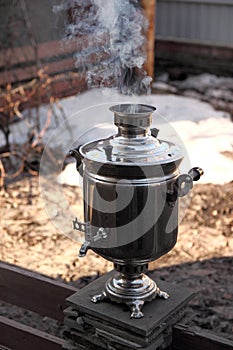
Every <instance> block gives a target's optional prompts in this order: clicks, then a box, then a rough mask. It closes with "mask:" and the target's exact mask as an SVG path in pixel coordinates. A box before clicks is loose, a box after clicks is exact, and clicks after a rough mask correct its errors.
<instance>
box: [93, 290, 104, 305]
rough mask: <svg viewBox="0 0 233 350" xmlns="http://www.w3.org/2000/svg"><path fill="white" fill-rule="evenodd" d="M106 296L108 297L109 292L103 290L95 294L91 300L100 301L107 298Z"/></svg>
mask: <svg viewBox="0 0 233 350" xmlns="http://www.w3.org/2000/svg"><path fill="white" fill-rule="evenodd" d="M106 298H107V294H106V293H105V292H104V291H103V292H101V293H100V294H96V295H94V296H93V297H92V298H91V301H92V302H93V303H98V302H99V301H101V300H104V299H106Z"/></svg>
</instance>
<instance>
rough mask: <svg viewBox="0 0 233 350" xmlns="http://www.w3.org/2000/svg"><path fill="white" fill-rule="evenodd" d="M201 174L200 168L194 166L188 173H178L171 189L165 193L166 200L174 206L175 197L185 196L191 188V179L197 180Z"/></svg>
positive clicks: (202, 172)
mask: <svg viewBox="0 0 233 350" xmlns="http://www.w3.org/2000/svg"><path fill="white" fill-rule="evenodd" d="M203 174H204V171H203V169H202V168H200V167H194V168H192V169H190V170H189V172H188V174H182V175H179V176H178V177H177V179H176V181H175V183H174V184H173V190H172V191H170V192H169V193H167V200H168V202H169V203H170V204H171V205H172V206H174V205H175V202H176V201H177V198H178V197H184V196H186V195H187V194H188V193H189V191H190V190H191V189H192V188H193V181H198V180H199V179H200V177H201V176H202V175H203Z"/></svg>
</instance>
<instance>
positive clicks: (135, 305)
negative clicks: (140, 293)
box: [126, 300, 144, 318]
mask: <svg viewBox="0 0 233 350" xmlns="http://www.w3.org/2000/svg"><path fill="white" fill-rule="evenodd" d="M126 304H127V305H128V306H129V308H130V310H131V315H130V317H131V318H142V317H143V316H144V314H143V313H142V311H141V308H142V307H143V305H144V301H143V300H134V301H131V302H129V303H126Z"/></svg>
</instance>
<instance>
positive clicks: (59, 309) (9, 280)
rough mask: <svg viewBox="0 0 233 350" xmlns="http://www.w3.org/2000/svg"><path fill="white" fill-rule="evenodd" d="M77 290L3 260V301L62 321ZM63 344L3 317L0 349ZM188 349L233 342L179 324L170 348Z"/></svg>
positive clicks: (221, 348)
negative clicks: (66, 308)
mask: <svg viewBox="0 0 233 350" xmlns="http://www.w3.org/2000/svg"><path fill="white" fill-rule="evenodd" d="M76 291H77V289H76V288H74V287H72V286H69V285H67V284H64V283H61V282H57V281H55V280H53V279H50V278H48V277H46V276H42V275H40V274H37V273H34V272H31V271H29V270H25V269H22V268H19V267H17V266H13V265H9V264H6V263H4V262H0V300H2V301H5V302H7V303H9V304H12V305H17V306H20V307H23V308H25V309H27V310H30V311H33V312H36V313H38V314H39V315H41V316H47V317H50V318H52V319H54V320H57V321H58V322H62V320H63V310H64V309H65V307H66V303H65V299H66V298H67V297H69V296H70V295H71V294H73V293H75V292H76ZM64 344H65V340H64V339H61V338H58V337H56V336H53V335H51V334H48V333H46V332H43V331H40V330H38V329H35V328H32V327H29V326H26V325H24V324H22V323H20V322H17V321H14V320H12V319H9V318H7V317H3V316H0V349H5V348H7V349H8V350H9V349H11V350H25V349H28V348H33V350H41V349H43V350H61V349H62V346H63V345H64ZM187 349H188V350H205V349H211V350H232V349H233V342H232V341H230V340H226V339H224V338H221V337H218V336H215V335H213V334H211V333H208V332H205V331H195V330H194V329H192V328H190V327H187V326H184V325H176V326H175V327H174V329H173V341H172V345H171V347H170V349H169V350H187ZM167 350H168V349H167Z"/></svg>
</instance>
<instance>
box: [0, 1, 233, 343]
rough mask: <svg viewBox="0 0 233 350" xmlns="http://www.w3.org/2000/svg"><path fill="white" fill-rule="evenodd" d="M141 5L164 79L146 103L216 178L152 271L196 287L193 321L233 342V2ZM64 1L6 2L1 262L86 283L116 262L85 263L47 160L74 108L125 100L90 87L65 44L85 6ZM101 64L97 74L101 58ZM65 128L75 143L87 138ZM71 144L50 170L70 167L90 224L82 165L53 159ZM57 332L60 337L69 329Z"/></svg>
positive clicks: (92, 259) (70, 191) (1, 52)
mask: <svg viewBox="0 0 233 350" xmlns="http://www.w3.org/2000/svg"><path fill="white" fill-rule="evenodd" d="M132 3H134V5H135V6H138V7H140V6H141V7H142V9H143V11H144V14H145V21H146V20H147V21H148V24H149V26H148V29H147V30H146V31H145V32H144V35H145V37H146V38H147V44H146V52H147V61H146V63H145V69H146V71H147V73H148V74H149V75H150V76H151V77H152V78H153V81H152V84H151V95H147V96H144V95H142V96H140V97H138V99H140V101H141V102H143V101H145V102H146V103H151V104H156V105H157V106H158V110H159V112H160V113H161V114H162V115H164V116H165V117H167V118H168V120H169V122H170V123H173V124H172V125H173V127H174V128H175V129H176V130H177V131H178V132H180V133H181V138H183V142H185V144H186V146H187V149H188V151H189V152H190V157H191V160H192V159H194V160H195V161H197V162H198V164H194V165H198V166H199V165H202V164H199V162H202V163H203V165H202V166H203V168H205V170H206V174H207V175H206V177H205V178H204V177H203V183H200V184H198V185H197V186H196V187H195V190H194V194H193V199H192V202H191V205H190V207H189V208H188V210H187V213H186V216H185V219H184V220H183V222H182V224H181V226H180V233H179V242H178V244H177V245H176V247H175V248H174V249H173V250H172V251H171V252H170V253H169V254H167V255H166V256H164V257H162V258H161V259H160V260H159V261H156V262H154V263H153V264H152V265H151V267H150V269H151V274H154V275H155V276H158V277H159V278H161V279H164V280H166V281H172V282H173V283H182V284H183V285H185V286H187V287H189V288H192V289H193V290H194V291H196V292H197V297H196V298H195V299H194V301H193V302H192V303H191V306H192V309H193V311H194V312H195V317H193V319H192V322H193V324H194V325H195V326H197V327H201V328H205V329H208V330H214V331H215V332H217V333H218V334H220V335H223V336H224V337H228V338H232V330H233V324H232V321H233V307H232V292H233V290H232V283H231V276H232V273H233V271H232V251H233V242H232V235H233V227H232V226H233V225H232V224H233V221H232V220H233V219H232V204H233V203H232V199H233V182H232V180H233V179H232V173H233V172H232V170H233V155H232V136H233V126H232V118H233V20H232V19H233V0H203V1H202V0H157V1H155V0H144V1H143V0H142V1H141V2H140V1H132ZM60 4H61V1H60V0H40V1H39V2H38V1H35V0H32V1H29V0H9V1H7V0H0V191H1V192H0V195H1V196H0V205H1V209H0V212H1V235H0V260H2V261H3V262H7V263H11V264H15V265H17V266H21V267H24V268H28V269H30V270H33V271H37V272H39V273H42V274H45V275H47V276H50V277H53V278H56V279H58V280H62V281H65V282H67V283H71V284H73V285H75V286H78V287H82V286H84V285H85V284H86V283H89V282H90V281H91V280H93V279H95V278H97V277H98V276H99V275H100V274H103V273H105V272H106V271H109V270H110V269H111V268H112V265H111V263H110V262H107V261H106V260H103V259H102V258H101V257H99V256H96V255H95V254H94V253H93V252H89V253H88V257H87V258H86V259H84V260H82V259H80V258H78V256H77V255H78V249H79V246H78V243H75V244H74V242H73V241H72V240H71V239H69V238H67V237H66V236H64V235H62V234H61V233H60V232H59V231H58V230H57V228H56V227H55V226H54V225H53V223H52V222H51V218H50V217H48V216H47V214H46V212H45V209H44V202H43V199H42V197H41V194H40V190H39V184H38V182H39V168H40V160H41V155H42V153H43V150H44V148H45V145H46V142H47V140H48V138H49V136H50V135H51V132H52V131H53V130H55V129H56V128H57V127H58V126H59V125H60V124H61V123H62V122H64V121H66V120H67V118H68V117H70V115H72V114H73V113H74V112H75V111H77V110H78V109H81V108H86V107H88V106H89V105H91V104H93V103H94V101H96V102H102V103H105V102H106V100H107V102H109V101H110V100H111V99H112V101H115V100H117V101H118V100H120V99H122V101H124V100H125V99H126V97H125V96H121V95H120V94H117V96H115V95H114V94H115V92H113V93H107V94H106V91H105V90H104V92H103V94H102V92H101V89H100V92H97V94H96V91H94V90H93V89H90V87H89V86H88V84H87V82H86V73H87V71H86V70H85V67H83V66H80V65H78V63H77V59H76V55H77V53H79V51H80V50H82V48H83V45H84V46H85V44H84V42H85V38H83V37H82V38H80V37H79V36H78V35H76V37H75V36H73V37H72V38H67V37H66V27H67V25H72V23H73V22H74V20H75V15H76V11H77V7H76V3H75V1H73V2H71V1H70V2H69V4H70V6H68V7H67V8H66V10H65V11H57V7H56V6H58V7H59V6H60ZM87 11H88V8H87ZM98 59H99V60H100V57H98ZM91 64H93V66H97V67H98V64H99V62H98V60H97V59H96V57H92V61H91ZM111 94H112V95H111ZM127 98H128V97H127ZM96 122H98V120H94V117H93V125H95V123H96ZM82 123H84V122H83V120H82ZM65 125H66V131H67V134H68V135H69V133H70V132H71V131H72V130H73V131H75V130H76V129H75V126H74V125H73V124H71V125H69V123H66V124H65ZM76 128H77V132H78V130H81V129H80V125H78V123H77V125H76ZM82 128H83V129H84V130H85V124H83V125H82ZM83 129H82V130H83ZM61 144H62V140H59V139H58V140H57V143H56V144H54V149H53V150H52V152H51V155H50V160H51V164H56V163H58V162H60V163H61V168H62V170H63V171H64V172H62V174H63V177H62V180H61V178H60V180H59V178H58V179H57V182H58V183H59V184H60V185H61V186H63V192H64V196H65V198H66V199H67V201H68V203H69V205H70V207H72V208H73V209H74V210H76V213H77V214H78V215H79V217H80V218H81V217H82V197H81V192H80V188H79V187H78V186H73V185H74V184H72V186H71V183H70V180H69V179H70V177H71V178H72V179H73V178H74V172H73V173H72V170H71V173H70V172H69V171H68V172H67V173H65V171H66V169H70V168H68V167H69V165H70V162H71V160H70V159H69V158H68V157H66V152H65V151H64V150H62V152H63V157H61V153H62V152H61V153H59V152H58V153H56V152H55V151H54V150H56V151H58V149H59V147H60V146H61ZM66 151H67V150H66ZM192 156H193V157H194V158H192ZM195 157H196V158H195ZM201 157H202V158H201ZM72 166H73V165H72ZM57 175H61V174H57ZM55 180H56V179H55ZM59 181H60V182H59ZM74 182H75V181H74ZM55 200H56V196H55ZM54 215H56V214H54ZM65 219H66V218H65V216H64V217H63V220H64V224H65ZM67 225H69V223H67ZM0 313H2V314H3V315H8V316H9V315H11V317H12V318H14V317H15V318H16V319H17V318H18V319H22V320H23V322H25V323H27V322H29V323H30V322H31V323H32V322H34V323H35V325H36V326H37V327H38V328H40V329H46V330H47V329H48V322H47V324H46V327H47V328H46V327H45V326H44V322H43V319H41V318H38V317H37V316H35V315H30V320H28V319H27V317H26V316H27V315H26V314H25V312H24V311H23V310H21V309H19V308H12V307H9V306H7V305H6V304H5V303H1V304H0ZM31 323H30V324H31ZM50 325H51V327H50V328H51V329H50V331H51V332H52V333H54V334H57V332H59V329H58V328H59V327H58V328H56V327H57V326H56V325H54V324H53V323H51V324H50Z"/></svg>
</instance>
